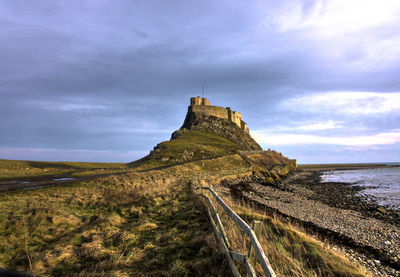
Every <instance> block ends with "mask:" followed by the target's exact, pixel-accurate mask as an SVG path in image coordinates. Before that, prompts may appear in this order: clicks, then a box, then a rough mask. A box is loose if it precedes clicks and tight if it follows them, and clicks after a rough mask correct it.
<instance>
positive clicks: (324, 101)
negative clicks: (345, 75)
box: [280, 92, 400, 115]
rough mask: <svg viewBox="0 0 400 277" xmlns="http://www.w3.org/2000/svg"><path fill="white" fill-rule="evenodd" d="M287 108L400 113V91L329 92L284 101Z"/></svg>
mask: <svg viewBox="0 0 400 277" xmlns="http://www.w3.org/2000/svg"><path fill="white" fill-rule="evenodd" d="M280 106H281V107H282V108H283V109H286V110H300V111H302V112H309V113H334V114H352V115H356V114H361V115H379V114H388V113H400V92H393V93H378V92H327V93H318V94H317V93H315V94H308V95H301V96H297V97H293V98H291V99H288V100H285V101H282V102H281V104H280Z"/></svg>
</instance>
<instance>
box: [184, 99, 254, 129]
mask: <svg viewBox="0 0 400 277" xmlns="http://www.w3.org/2000/svg"><path fill="white" fill-rule="evenodd" d="M189 112H193V113H200V114H204V115H207V116H215V117H218V118H222V119H226V120H229V121H231V122H233V123H235V124H236V125H237V126H238V127H240V128H241V129H242V130H243V131H245V132H246V133H249V129H248V127H247V124H246V122H244V121H243V120H242V114H241V113H239V112H235V111H232V110H231V109H230V108H229V107H228V108H224V107H219V106H211V105H210V101H208V99H207V98H201V97H199V96H198V97H192V98H190V106H189Z"/></svg>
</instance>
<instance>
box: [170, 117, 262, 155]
mask: <svg viewBox="0 0 400 277" xmlns="http://www.w3.org/2000/svg"><path fill="white" fill-rule="evenodd" d="M187 131H200V132H207V133H213V134H216V135H219V136H221V137H224V138H226V139H228V140H230V141H232V142H234V143H235V144H237V145H238V149H239V150H245V151H254V150H262V148H261V146H260V145H259V144H258V143H257V142H256V141H255V140H254V139H253V138H252V137H251V136H250V134H249V133H247V132H245V131H244V130H242V129H241V128H240V127H238V126H237V125H236V124H235V123H233V122H231V121H229V120H225V119H222V118H218V117H215V116H208V115H205V114H202V113H195V112H191V111H190V110H189V111H188V113H187V115H186V118H185V121H184V123H183V125H182V127H181V128H180V129H179V130H178V131H175V132H174V133H173V134H172V137H171V139H175V138H177V137H178V136H179V135H181V134H182V133H184V132H187Z"/></svg>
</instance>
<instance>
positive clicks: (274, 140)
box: [252, 129, 400, 146]
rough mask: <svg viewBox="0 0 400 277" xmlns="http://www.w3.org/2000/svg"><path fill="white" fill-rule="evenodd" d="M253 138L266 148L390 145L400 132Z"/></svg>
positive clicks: (259, 135) (260, 135) (258, 133)
mask: <svg viewBox="0 0 400 277" xmlns="http://www.w3.org/2000/svg"><path fill="white" fill-rule="evenodd" d="M252 135H253V136H254V138H255V139H256V140H257V141H258V142H260V143H262V144H266V145H268V146H279V145H310V144H311V145H314V144H318V145H321V144H332V145H346V146H370V145H391V144H396V143H398V142H400V130H398V129H397V130H393V131H391V132H382V133H376V134H372V135H361V136H338V137H335V136H320V135H310V134H279V133H271V132H268V131H267V132H265V131H262V130H258V131H253V132H252Z"/></svg>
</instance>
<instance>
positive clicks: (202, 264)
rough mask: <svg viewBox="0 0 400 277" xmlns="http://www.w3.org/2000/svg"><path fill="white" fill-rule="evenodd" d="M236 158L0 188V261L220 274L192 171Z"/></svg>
mask: <svg viewBox="0 0 400 277" xmlns="http://www.w3.org/2000/svg"><path fill="white" fill-rule="evenodd" d="M245 165H246V163H245V162H244V161H242V160H240V158H238V157H237V158H233V159H232V158H228V159H227V160H226V161H224V162H220V161H208V162H206V163H204V162H197V163H193V164H190V165H186V166H177V167H176V168H174V169H166V170H164V171H154V172H146V173H131V174H129V175H121V176H118V177H117V176H112V177H107V178H100V179H97V180H93V181H90V182H80V183H76V184H71V185H67V186H60V187H53V188H43V189H38V190H34V191H23V192H22V191H20V192H9V193H3V194H1V195H0V219H1V220H0V234H1V237H0V267H1V268H7V269H11V270H18V271H30V272H32V273H34V274H38V275H46V276H49V275H58V276H60V275H61V276H73V275H75V274H78V273H79V274H81V276H86V275H91V276H103V275H104V274H109V275H110V276H132V275H133V276H139V275H141V274H145V275H146V276H170V274H172V275H174V276H192V275H197V276H207V275H209V276H226V275H229V271H227V268H226V267H225V266H224V258H223V256H222V255H221V254H220V252H219V250H218V249H217V248H216V247H215V241H214V237H213V234H212V231H211V229H210V225H209V224H208V222H207V217H206V216H205V214H206V213H205V211H204V206H203V205H202V204H201V203H200V202H199V200H198V198H197V197H196V196H195V195H194V193H193V192H192V189H191V187H190V186H188V183H187V182H186V181H185V180H188V179H189V177H190V176H191V175H192V172H205V171H206V170H209V168H214V169H218V171H219V172H220V171H221V172H222V171H226V170H236V169H238V168H243V166H245Z"/></svg>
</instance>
